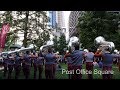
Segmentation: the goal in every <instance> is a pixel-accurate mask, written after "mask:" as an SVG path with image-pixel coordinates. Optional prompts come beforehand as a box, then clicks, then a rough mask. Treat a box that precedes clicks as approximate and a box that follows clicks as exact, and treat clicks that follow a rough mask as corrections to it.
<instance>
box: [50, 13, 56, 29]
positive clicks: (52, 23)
mask: <svg viewBox="0 0 120 90" xmlns="http://www.w3.org/2000/svg"><path fill="white" fill-rule="evenodd" d="M49 18H50V22H49V26H50V27H52V28H55V27H56V11H49Z"/></svg>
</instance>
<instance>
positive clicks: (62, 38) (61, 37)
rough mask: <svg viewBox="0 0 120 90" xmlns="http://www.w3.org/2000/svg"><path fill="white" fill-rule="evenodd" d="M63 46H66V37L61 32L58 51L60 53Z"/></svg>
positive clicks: (62, 50)
mask: <svg viewBox="0 0 120 90" xmlns="http://www.w3.org/2000/svg"><path fill="white" fill-rule="evenodd" d="M65 48H67V44H66V39H65V35H64V34H62V35H61V36H60V38H59V52H60V54H63V52H64V49H65Z"/></svg>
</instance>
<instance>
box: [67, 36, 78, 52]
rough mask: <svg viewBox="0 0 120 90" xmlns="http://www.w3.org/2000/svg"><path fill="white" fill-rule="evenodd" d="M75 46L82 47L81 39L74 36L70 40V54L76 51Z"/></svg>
mask: <svg viewBox="0 0 120 90" xmlns="http://www.w3.org/2000/svg"><path fill="white" fill-rule="evenodd" d="M75 44H79V45H80V42H79V38H78V37H76V36H73V37H71V38H70V40H69V43H68V48H69V49H70V52H71V51H74V45H75Z"/></svg>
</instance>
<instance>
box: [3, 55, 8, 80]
mask: <svg viewBox="0 0 120 90" xmlns="http://www.w3.org/2000/svg"><path fill="white" fill-rule="evenodd" d="M3 66H4V73H3V77H5V78H6V74H7V71H8V55H7V54H6V55H5V56H4V57H3Z"/></svg>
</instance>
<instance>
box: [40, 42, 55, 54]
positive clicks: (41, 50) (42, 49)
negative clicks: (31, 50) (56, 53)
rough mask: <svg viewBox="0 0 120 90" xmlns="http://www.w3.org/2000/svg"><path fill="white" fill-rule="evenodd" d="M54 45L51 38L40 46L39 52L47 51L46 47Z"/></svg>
mask: <svg viewBox="0 0 120 90" xmlns="http://www.w3.org/2000/svg"><path fill="white" fill-rule="evenodd" d="M52 46H54V42H53V41H52V40H49V41H47V43H46V45H43V46H41V47H40V52H48V48H49V47H52Z"/></svg>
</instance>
